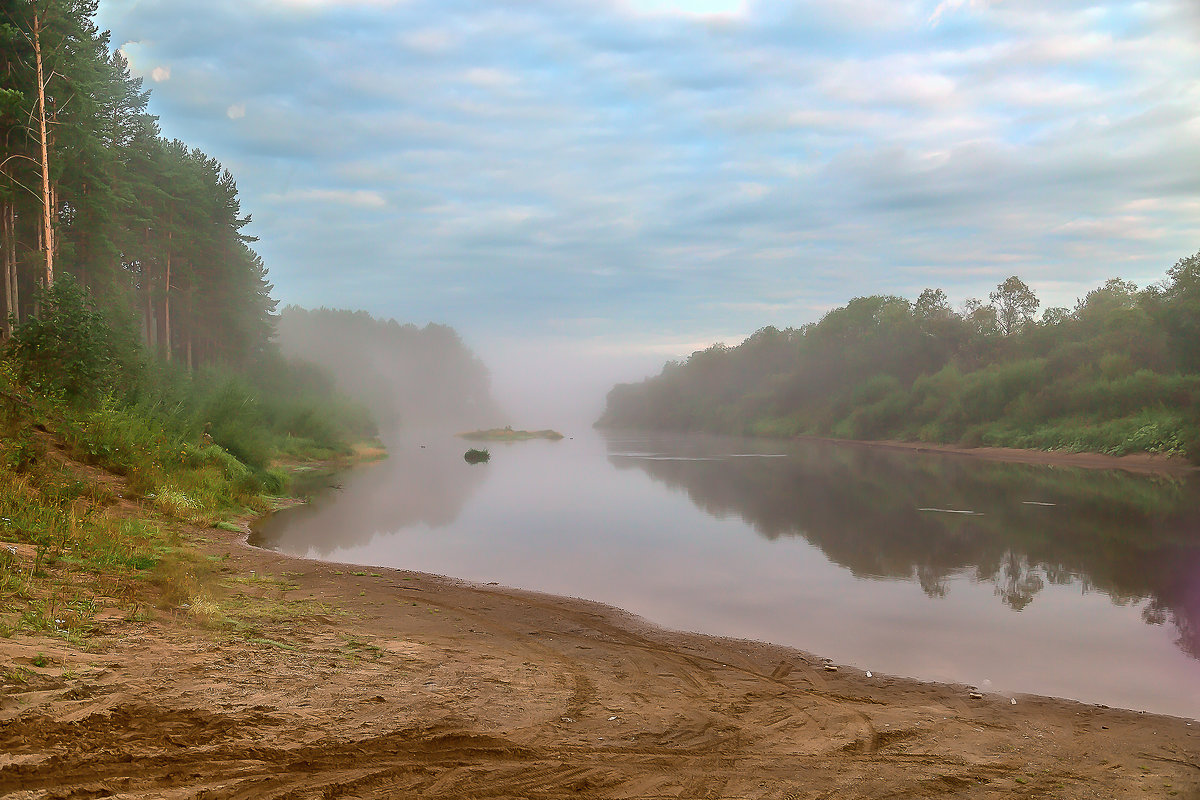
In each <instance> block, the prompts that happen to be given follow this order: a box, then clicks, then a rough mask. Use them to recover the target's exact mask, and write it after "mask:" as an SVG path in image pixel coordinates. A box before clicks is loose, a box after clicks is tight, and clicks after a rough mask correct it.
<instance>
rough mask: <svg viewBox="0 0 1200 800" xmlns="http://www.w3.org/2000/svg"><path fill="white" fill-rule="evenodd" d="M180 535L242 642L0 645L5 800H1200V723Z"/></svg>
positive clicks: (186, 626)
mask: <svg viewBox="0 0 1200 800" xmlns="http://www.w3.org/2000/svg"><path fill="white" fill-rule="evenodd" d="M187 535H188V536H189V537H190V538H191V539H192V540H193V542H194V545H195V546H196V547H197V548H199V549H200V550H201V551H202V552H203V553H205V554H207V555H209V556H212V557H213V558H214V559H217V560H219V562H220V564H221V567H220V573H219V581H217V582H216V583H215V584H214V585H215V586H217V587H219V588H218V590H219V591H220V592H221V593H222V594H223V595H224V600H225V601H226V602H228V603H232V604H233V605H234V606H236V607H238V608H241V609H243V610H244V614H243V616H242V617H241V619H242V620H243V622H242V623H241V624H240V626H239V629H238V630H236V631H230V630H228V629H221V628H213V627H212V626H211V625H209V626H206V625H205V624H203V619H202V616H201V615H198V614H193V613H191V610H188V611H157V610H156V611H151V612H142V613H139V614H132V615H131V614H129V613H127V612H123V611H117V610H115V609H114V610H113V611H112V612H111V613H108V614H105V613H103V612H102V613H100V614H99V615H98V617H97V619H98V621H99V623H100V629H99V630H98V631H97V633H96V635H95V636H94V637H93V638H92V640H91V643H90V645H89V647H88V649H87V650H86V651H82V650H79V649H77V648H75V647H71V646H68V645H65V644H64V643H61V642H58V641H56V640H53V639H46V638H31V637H28V636H24V635H21V634H15V635H13V636H12V637H11V638H7V639H0V657H2V658H3V661H4V663H5V664H6V665H8V672H7V673H6V674H5V676H4V682H3V683H2V684H0V686H2V688H3V695H2V702H0V796H4V797H12V798H47V797H55V798H58V797H120V798H135V797H136V798H209V799H210V800H215V799H216V798H393V797H445V798H465V797H491V798H517V797H568V796H569V797H590V798H828V797H838V798H855V797H861V798H878V797H1006V798H1007V797H1062V798H1075V797H1079V798H1083V797H1104V798H1112V797H1122V798H1142V797H1144V798H1159V797H1200V740H1198V739H1197V732H1198V731H1200V723H1194V722H1193V721H1191V720H1185V719H1181V718H1171V717H1163V716H1154V715H1150V714H1142V713H1137V712H1132V711H1121V710H1114V709H1108V708H1101V707H1096V706H1089V705H1083V704H1080V703H1074V702H1069V701H1065V700H1056V699H1048V698H1038V697H1030V696H1018V697H1017V698H1016V704H1015V705H1014V704H1013V703H1012V699H1011V698H1010V697H1008V696H1001V695H991V694H985V695H983V696H982V697H972V695H971V688H972V687H966V686H953V685H942V684H934V683H923V682H919V681H915V680H909V679H903V678H895V677H888V676H884V675H879V674H875V675H870V676H868V675H867V674H866V673H863V672H861V671H859V670H856V669H852V668H849V667H846V666H844V665H833V664H829V665H827V664H826V662H825V661H823V660H822V659H821V658H820V657H818V656H816V655H812V654H808V653H804V652H799V651H796V650H793V649H788V648H783V647H777V646H772V645H768V644H762V643H755V642H748V641H736V640H724V639H716V638H712V637H708V636H702V635H697V634H689V633H679V632H672V631H666V630H661V629H658V628H655V627H653V626H651V625H649V624H647V623H645V622H644V621H642V620H639V619H637V618H635V617H632V616H631V615H628V614H625V613H623V612H621V611H619V610H617V609H612V608H609V607H605V606H601V605H598V604H594V603H590V602H586V601H582V600H576V599H570V598H562V597H550V596H544V595H537V594H533V593H528V592H522V591H517V590H511V589H507V588H503V587H499V586H473V585H468V584H465V583H462V582H458V581H455V580H452V579H447V578H441V577H436V576H430V575H422V574H416V573H409V572H402V571H395V570H386V569H377V568H362V567H352V566H345V565H341V566H339V565H335V564H326V563H317V562H312V561H305V560H299V559H294V558H290V557H286V556H281V555H279V554H276V553H272V552H268V551H264V550H259V549H256V548H253V547H250V546H248V545H246V544H245V532H243V533H241V534H238V533H233V532H227V531H223V530H216V529H206V530H198V529H196V530H191V531H190V532H189V533H188V534H187ZM834 667H836V670H834V669H833V668H834ZM18 669H19V670H20V671H21V672H22V674H23V676H24V677H23V678H22V679H20V680H17V679H14V678H13V672H14V671H15V670H18Z"/></svg>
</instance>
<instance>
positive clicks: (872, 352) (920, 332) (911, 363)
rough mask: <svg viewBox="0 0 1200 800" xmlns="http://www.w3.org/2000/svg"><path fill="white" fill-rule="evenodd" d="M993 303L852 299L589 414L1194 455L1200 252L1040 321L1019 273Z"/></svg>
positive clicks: (704, 355) (774, 430)
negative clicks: (1153, 278)
mask: <svg viewBox="0 0 1200 800" xmlns="http://www.w3.org/2000/svg"><path fill="white" fill-rule="evenodd" d="M989 301H990V302H988V303H983V302H982V301H980V300H968V301H966V303H964V304H963V306H962V308H961V309H959V310H955V309H953V308H952V307H951V306H950V305H949V303H948V302H947V296H946V294H945V292H943V291H942V290H940V289H927V290H925V291H924V292H922V293H921V295H920V296H919V297H918V298H917V299H916V300H915V301H909V300H907V299H905V298H902V297H895V296H872V297H859V298H855V299H853V300H851V301H850V302H849V303H847V304H846V305H845V306H843V307H841V308H837V309H835V310H833V311H830V312H829V313H827V314H826V315H825V316H824V317H822V318H821V319H820V321H818V322H815V323H812V324H808V325H803V326H801V327H798V328H785V329H782V330H780V329H778V328H774V327H766V328H763V329H761V330H759V331H758V332H756V333H755V334H754V335H753V336H751V337H749V338H748V339H746V340H745V341H744V342H742V343H741V344H740V345H738V346H736V347H726V346H725V345H721V344H718V345H714V346H712V347H710V348H708V349H707V350H703V351H700V352H696V353H693V354H692V356H691V357H690V358H688V359H687V360H686V361H684V362H671V363H668V364H667V365H666V366H665V367H664V368H663V370H662V372H661V374H659V375H657V376H655V377H652V378H649V379H647V380H646V381H644V382H642V383H638V384H623V385H619V386H616V387H614V388H613V390H612V391H611V392H610V393H609V396H608V405H607V408H606V410H605V413H604V415H603V416H602V417H601V419H600V420H599V422H598V423H597V424H598V425H600V426H609V427H631V428H651V429H662V430H686V431H709V432H720V433H735V434H752V435H765V436H800V435H819V436H834V437H839V438H849V439H904V440H910V441H927V442H943V443H961V444H964V445H967V446H979V445H991V446H1013V447H1029V448H1038V449H1066V450H1080V451H1096V452H1106V453H1113V454H1123V453H1129V452H1151V453H1165V454H1186V455H1188V456H1189V457H1190V458H1192V459H1193V460H1196V461H1200V427H1198V426H1200V254H1197V255H1193V256H1190V257H1188V258H1184V259H1182V260H1180V261H1179V262H1178V263H1176V264H1175V265H1174V266H1173V267H1171V268H1170V269H1169V270H1168V272H1167V275H1166V278H1165V279H1164V280H1163V281H1161V282H1159V283H1156V284H1154V285H1151V286H1148V287H1145V288H1143V289H1139V288H1138V287H1137V286H1135V285H1134V284H1132V283H1130V282H1128V281H1124V280H1120V279H1112V280H1109V281H1107V282H1106V283H1104V285H1102V286H1100V287H1097V288H1096V289H1093V290H1092V291H1090V292H1088V293H1087V295H1086V296H1084V297H1083V298H1082V299H1080V300H1079V301H1078V302H1077V303H1076V305H1075V307H1074V308H1071V309H1068V308H1047V309H1045V310H1044V311H1043V312H1042V314H1041V315H1040V316H1038V315H1037V310H1038V308H1039V305H1040V303H1039V301H1038V299H1037V297H1036V295H1035V294H1034V292H1033V291H1032V290H1031V289H1030V288H1029V286H1027V285H1026V284H1025V283H1024V282H1023V281H1021V280H1020V279H1019V278H1017V277H1015V276H1014V277H1011V278H1008V279H1007V280H1005V281H1004V282H1003V283H1001V284H1000V285H999V286H997V287H996V290H995V291H994V292H992V293H991V295H990V296H989Z"/></svg>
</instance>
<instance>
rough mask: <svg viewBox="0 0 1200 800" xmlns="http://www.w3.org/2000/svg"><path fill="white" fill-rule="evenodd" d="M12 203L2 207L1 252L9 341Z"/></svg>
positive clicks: (0, 224)
mask: <svg viewBox="0 0 1200 800" xmlns="http://www.w3.org/2000/svg"><path fill="white" fill-rule="evenodd" d="M11 205H12V204H11V203H4V204H3V205H0V230H2V231H3V234H2V236H3V241H0V250H3V263H4V323H3V331H4V339H5V341H7V340H8V338H9V337H10V336H12V316H13V292H12V280H11V278H10V276H11V275H12V264H10V263H9V260H8V252H9V250H8V240H9V237H10V236H11V235H12V234H11V233H9V230H8V216H9V214H8V210H9V207H10V206H11Z"/></svg>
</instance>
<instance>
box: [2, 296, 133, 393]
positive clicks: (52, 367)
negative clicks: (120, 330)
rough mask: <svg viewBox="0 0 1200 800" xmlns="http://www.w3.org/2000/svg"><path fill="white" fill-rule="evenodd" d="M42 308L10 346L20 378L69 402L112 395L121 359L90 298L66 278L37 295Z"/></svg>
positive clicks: (14, 333) (10, 355)
mask: <svg viewBox="0 0 1200 800" xmlns="http://www.w3.org/2000/svg"><path fill="white" fill-rule="evenodd" d="M38 306H39V311H38V314H37V315H36V316H33V317H30V318H29V319H27V320H26V321H25V322H24V323H22V324H21V325H20V326H18V327H17V328H16V330H14V331H13V335H12V339H11V340H10V341H9V343H8V347H7V354H8V355H9V357H10V358H11V359H12V360H13V362H14V363H15V364H16V367H17V371H18V375H19V376H20V378H21V379H22V380H23V381H24V382H26V383H28V384H29V385H30V386H31V387H33V388H34V389H36V390H38V391H39V392H41V393H43V394H49V395H53V396H61V397H63V398H64V399H66V400H69V401H71V402H79V401H89V400H95V399H97V398H99V397H102V396H103V395H104V394H106V393H107V392H108V391H109V390H111V389H112V387H113V384H114V379H115V377H116V364H117V360H118V359H117V354H116V352H115V347H114V342H113V336H112V331H111V330H110V329H109V327H108V324H107V323H106V322H105V320H104V315H103V314H101V313H100V311H99V310H98V309H97V308H96V302H95V300H94V299H93V298H92V295H91V293H90V292H88V291H87V290H86V289H85V288H83V287H81V286H80V285H79V284H78V283H76V281H75V279H74V278H73V277H71V275H70V274H69V273H63V274H62V275H61V276H60V277H59V279H58V281H56V282H55V284H54V285H53V286H52V287H50V288H49V289H47V290H42V291H40V292H39V293H38Z"/></svg>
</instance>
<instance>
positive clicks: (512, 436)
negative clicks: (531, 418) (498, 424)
mask: <svg viewBox="0 0 1200 800" xmlns="http://www.w3.org/2000/svg"><path fill="white" fill-rule="evenodd" d="M458 436H459V437H460V438H462V439H468V440H470V441H475V442H523V441H525V440H527V439H549V440H550V441H552V442H557V441H558V440H559V439H561V438H563V435H562V434H561V433H559V432H558V431H552V430H548V429H547V430H544V431H514V430H513V429H512V427H511V426H506V427H503V428H489V429H488V430H486V431H468V432H467V433H460V434H458Z"/></svg>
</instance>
